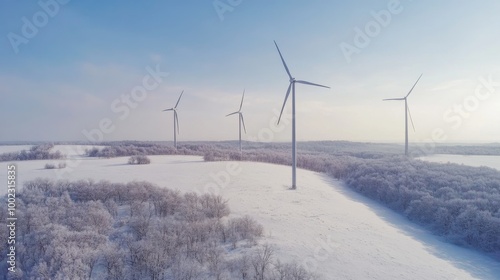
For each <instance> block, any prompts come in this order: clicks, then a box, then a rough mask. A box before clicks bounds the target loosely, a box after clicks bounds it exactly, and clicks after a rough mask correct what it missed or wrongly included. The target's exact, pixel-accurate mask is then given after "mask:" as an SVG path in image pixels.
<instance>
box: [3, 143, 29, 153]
mask: <svg viewBox="0 0 500 280" xmlns="http://www.w3.org/2000/svg"><path fill="white" fill-rule="evenodd" d="M31 147H32V146H30V145H1V146H0V154H3V153H12V152H20V151H22V150H29V149H30V148H31Z"/></svg>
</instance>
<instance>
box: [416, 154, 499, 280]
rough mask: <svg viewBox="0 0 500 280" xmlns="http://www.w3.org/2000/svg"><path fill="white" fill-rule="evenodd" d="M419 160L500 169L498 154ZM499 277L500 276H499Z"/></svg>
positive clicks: (426, 157) (432, 157)
mask: <svg viewBox="0 0 500 280" xmlns="http://www.w3.org/2000/svg"><path fill="white" fill-rule="evenodd" d="M420 159H421V160H425V161H430V162H437V163H448V162H449V163H457V164H463V165H469V166H487V167H491V168H495V169H498V170H500V156H464V155H439V154H438V155H431V156H425V157H421V158H420ZM499 278H500V276H499Z"/></svg>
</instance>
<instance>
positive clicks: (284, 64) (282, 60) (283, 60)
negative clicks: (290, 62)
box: [274, 41, 293, 80]
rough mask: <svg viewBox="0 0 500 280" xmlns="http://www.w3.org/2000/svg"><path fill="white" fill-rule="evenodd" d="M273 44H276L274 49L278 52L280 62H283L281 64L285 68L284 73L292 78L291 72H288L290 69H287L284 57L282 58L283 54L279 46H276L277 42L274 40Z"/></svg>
mask: <svg viewBox="0 0 500 280" xmlns="http://www.w3.org/2000/svg"><path fill="white" fill-rule="evenodd" d="M274 45H276V49H277V50H278V53H279V54H280V57H281V62H283V66H285V70H286V73H287V74H288V77H290V80H291V79H293V78H292V74H290V70H288V66H286V62H285V59H284V58H283V55H281V51H280V48H279V47H278V44H276V41H274Z"/></svg>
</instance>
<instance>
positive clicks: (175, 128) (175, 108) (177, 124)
mask: <svg viewBox="0 0 500 280" xmlns="http://www.w3.org/2000/svg"><path fill="white" fill-rule="evenodd" d="M183 93H184V91H182V92H181V95H180V96H179V99H177V103H175V107H173V108H170V109H165V110H163V112H165V111H174V147H175V148H176V149H177V133H179V118H178V117H177V105H179V101H181V97H182V94H183Z"/></svg>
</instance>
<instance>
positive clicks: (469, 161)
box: [419, 154, 500, 170]
mask: <svg viewBox="0 0 500 280" xmlns="http://www.w3.org/2000/svg"><path fill="white" fill-rule="evenodd" d="M419 159H421V160H425V161H430V162H437V163H457V164H463V165H469V166H476V167H479V166H487V167H491V168H495V169H497V170H500V156H476V155H470V156H469V155H446V154H444V155H442V154H437V155H430V156H425V157H421V158H419Z"/></svg>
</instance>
